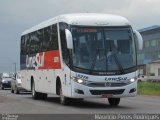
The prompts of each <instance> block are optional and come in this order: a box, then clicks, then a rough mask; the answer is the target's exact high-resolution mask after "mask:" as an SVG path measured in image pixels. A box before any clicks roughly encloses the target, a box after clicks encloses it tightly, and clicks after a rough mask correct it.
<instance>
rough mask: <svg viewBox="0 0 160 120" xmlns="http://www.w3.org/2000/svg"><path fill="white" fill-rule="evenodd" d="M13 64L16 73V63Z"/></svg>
mask: <svg viewBox="0 0 160 120" xmlns="http://www.w3.org/2000/svg"><path fill="white" fill-rule="evenodd" d="M13 64H14V71H15V73H16V71H17V64H16V62H15V63H13Z"/></svg>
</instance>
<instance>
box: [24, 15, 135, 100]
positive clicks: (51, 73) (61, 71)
mask: <svg viewBox="0 0 160 120" xmlns="http://www.w3.org/2000/svg"><path fill="white" fill-rule="evenodd" d="M87 15H88V14H85V15H84V16H83V14H80V15H78V16H76V15H74V14H73V15H72V14H71V15H64V16H59V17H56V18H54V19H51V20H49V21H46V22H44V23H42V24H39V25H37V26H35V27H33V28H31V29H29V30H26V31H25V32H23V33H22V36H23V35H26V34H29V33H32V32H34V31H39V30H40V29H43V28H45V27H48V26H51V25H53V24H57V34H58V49H57V51H58V52H59V53H58V57H57V52H53V51H52V52H51V51H47V52H41V53H37V54H46V53H47V54H51V55H52V57H50V56H51V55H49V56H46V57H45V58H46V59H47V58H49V59H50V60H53V61H57V60H58V62H59V64H50V62H49V63H48V64H47V63H45V66H43V67H42V66H38V69H37V67H35V68H34V69H28V68H25V69H22V70H21V76H22V86H23V87H24V88H25V89H26V90H29V91H30V90H31V78H33V80H34V82H35V90H36V91H37V92H41V93H51V94H56V82H57V78H60V81H61V85H62V91H63V95H64V96H66V97H70V98H93V97H105V96H103V95H105V93H104V92H102V93H101V94H100V95H96V94H98V93H96V91H98V92H99V91H106V90H119V89H123V90H124V91H123V92H122V94H116V95H114V94H112V97H118V98H120V97H131V96H135V95H136V94H137V90H136V91H134V92H132V93H129V92H130V90H131V89H137V81H135V82H133V83H130V84H127V85H124V86H120V87H110V86H107V85H106V84H108V83H109V82H115V81H114V80H116V79H117V78H118V77H122V78H127V79H125V80H126V81H127V80H128V79H131V78H135V79H136V77H137V75H138V74H137V71H134V72H132V73H127V74H123V75H112V76H110V75H103V76H102V75H90V74H84V73H79V72H75V71H71V69H70V68H69V67H68V66H67V65H66V64H65V62H64V60H63V57H64V56H63V55H62V48H61V47H62V46H61V39H62V37H61V35H60V26H59V23H60V22H65V23H67V24H70V25H75V26H76V25H77V26H80V25H84V26H101V27H104V26H105V27H106V26H130V23H129V22H128V20H126V19H125V18H123V17H120V16H112V15H106V16H105V17H104V14H102V15H100V16H99V18H98V17H97V16H96V15H97V14H91V17H89V16H87ZM74 17H75V18H74ZM93 18H96V19H93ZM105 20H108V22H105ZM54 51H55V50H54ZM25 57H26V58H25V60H24V58H23V61H24V62H27V55H26V56H25ZM28 57H29V56H28ZM53 61H51V62H53ZM41 62H42V61H40V64H39V65H41ZM23 66H24V65H23ZM26 66H27V64H26V65H25V67H26ZM32 67H33V66H32ZM72 77H76V78H81V77H82V78H83V77H85V78H84V79H86V77H87V79H86V80H87V81H90V82H93V83H98V84H99V83H100V84H101V83H103V84H104V85H106V86H103V87H89V86H87V85H82V84H79V83H77V82H75V81H74V80H73V78H72ZM108 78H113V80H112V81H107V80H109V79H108ZM116 82H120V81H116ZM77 89H78V90H81V91H80V92H82V91H83V92H84V94H82V93H80V94H79V93H77ZM91 90H92V91H94V90H95V91H94V92H95V93H93V94H94V95H93V94H91ZM106 97H107V96H106Z"/></svg>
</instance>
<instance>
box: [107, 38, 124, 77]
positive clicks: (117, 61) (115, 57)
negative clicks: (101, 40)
mask: <svg viewBox="0 0 160 120" xmlns="http://www.w3.org/2000/svg"><path fill="white" fill-rule="evenodd" d="M115 49H116V48H115ZM109 51H110V52H112V55H113V56H114V59H115V62H116V64H117V66H118V67H119V69H120V71H121V74H124V73H125V71H124V68H123V67H122V65H121V63H120V61H119V59H118V57H117V55H116V53H115V51H113V49H112V47H111V43H110V40H109ZM106 58H107V60H108V56H106ZM106 64H107V63H106ZM107 66H108V64H107Z"/></svg>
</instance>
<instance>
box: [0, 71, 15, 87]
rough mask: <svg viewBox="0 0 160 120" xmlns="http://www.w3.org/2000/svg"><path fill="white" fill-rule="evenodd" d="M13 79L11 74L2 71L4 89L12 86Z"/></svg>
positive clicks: (0, 81)
mask: <svg viewBox="0 0 160 120" xmlns="http://www.w3.org/2000/svg"><path fill="white" fill-rule="evenodd" d="M12 80H13V79H12V78H11V77H10V76H9V74H8V73H1V74H0V87H1V89H2V90H4V89H5V88H10V87H11V81H12Z"/></svg>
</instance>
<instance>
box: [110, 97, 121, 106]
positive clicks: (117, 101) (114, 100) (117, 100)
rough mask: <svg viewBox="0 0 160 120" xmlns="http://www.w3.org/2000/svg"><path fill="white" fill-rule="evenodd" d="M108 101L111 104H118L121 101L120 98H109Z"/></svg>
mask: <svg viewBox="0 0 160 120" xmlns="http://www.w3.org/2000/svg"><path fill="white" fill-rule="evenodd" d="M108 102H109V104H110V105H111V106H118V105H119V103H120V98H108Z"/></svg>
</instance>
